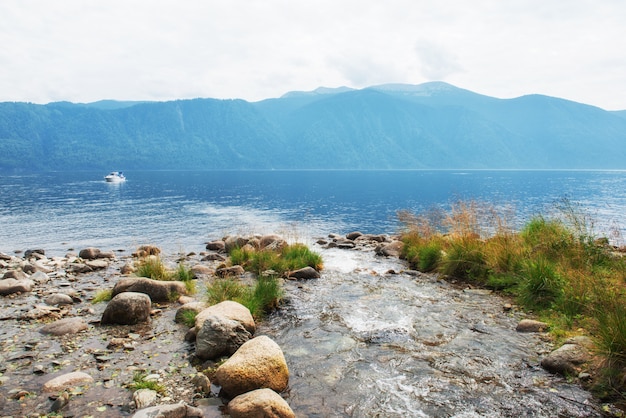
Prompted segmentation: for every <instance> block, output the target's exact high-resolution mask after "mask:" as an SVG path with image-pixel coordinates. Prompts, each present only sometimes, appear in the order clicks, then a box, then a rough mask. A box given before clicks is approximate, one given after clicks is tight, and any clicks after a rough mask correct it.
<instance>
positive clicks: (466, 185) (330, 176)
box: [0, 170, 626, 255]
mask: <svg viewBox="0 0 626 418" xmlns="http://www.w3.org/2000/svg"><path fill="white" fill-rule="evenodd" d="M104 174H106V173H100V172H77V173H69V172H55V173H45V174H28V175H17V176H2V177H0V196H1V197H2V199H1V201H0V225H2V226H1V228H0V251H2V252H5V253H11V252H13V251H16V250H26V249H29V248H43V249H45V250H46V253H47V254H50V255H63V254H65V253H66V252H67V251H68V249H70V248H73V249H76V250H78V249H80V248H83V247H87V246H96V247H100V248H102V249H106V250H109V249H124V250H128V251H132V250H134V249H135V248H136V247H137V246H138V245H142V244H148V243H149V244H155V245H158V246H160V247H161V248H162V249H163V250H164V251H165V252H178V251H185V252H187V251H200V250H202V249H204V243H205V242H206V241H208V240H211V239H214V238H218V237H221V236H223V235H226V234H253V233H279V234H283V235H286V236H287V237H288V238H292V239H298V240H302V241H307V240H310V239H313V238H315V237H320V236H324V235H326V234H328V233H331V232H335V233H347V232H350V231H353V230H359V231H361V232H364V233H394V232H396V231H397V229H398V228H399V227H400V226H401V225H400V223H399V222H398V220H397V216H396V214H397V211H399V210H410V211H413V212H423V211H427V210H429V209H430V208H432V207H442V208H444V209H445V208H447V207H449V205H450V204H451V203H452V202H455V201H458V200H477V201H480V202H486V203H489V204H493V205H494V207H495V208H496V209H498V210H499V211H502V212H503V213H507V214H509V216H512V218H513V219H512V222H513V223H516V224H521V223H523V222H524V221H525V220H527V219H529V218H530V217H531V216H532V215H534V214H538V213H542V214H550V213H551V212H553V211H554V205H555V202H557V201H560V200H562V199H568V200H569V201H570V202H572V203H573V204H574V206H576V207H580V208H581V209H584V210H585V212H586V213H588V214H589V215H590V217H591V218H592V219H593V220H594V223H595V230H596V231H598V232H602V233H603V234H606V235H610V236H611V238H612V239H613V240H614V241H616V243H617V244H623V237H624V236H625V234H626V229H625V228H626V222H625V218H624V214H625V213H626V195H625V193H624V190H626V172H625V171H464V170H445V171H428V170H425V171H421V170H416V171H411V170H409V171H191V172H187V171H184V172H183V171H153V172H126V173H125V174H126V176H127V178H128V180H127V181H126V182H125V183H122V184H108V183H105V182H104V179H103V176H104ZM616 231H617V232H618V233H616ZM620 241H621V242H620Z"/></svg>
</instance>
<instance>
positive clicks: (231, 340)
mask: <svg viewBox="0 0 626 418" xmlns="http://www.w3.org/2000/svg"><path fill="white" fill-rule="evenodd" d="M196 329H197V330H198V334H197V335H196V356H197V357H198V358H201V359H203V360H211V359H215V358H217V357H220V356H223V355H231V354H233V353H234V352H235V351H237V349H238V348H239V347H241V345H242V344H243V343H245V342H246V341H248V340H249V339H250V338H251V337H252V336H251V335H250V333H249V332H248V331H246V329H245V328H244V327H243V325H241V323H240V322H238V321H234V320H232V319H228V318H226V317H225V316H217V315H209V316H206V317H205V318H204V321H203V323H202V326H201V327H200V328H196Z"/></svg>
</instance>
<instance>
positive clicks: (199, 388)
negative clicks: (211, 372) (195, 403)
mask: <svg viewBox="0 0 626 418" xmlns="http://www.w3.org/2000/svg"><path fill="white" fill-rule="evenodd" d="M191 383H193V385H194V386H195V388H196V392H198V393H202V394H204V395H209V394H210V393H211V381H210V380H209V378H208V377H206V376H205V375H204V374H202V373H198V374H197V375H195V376H194V377H193V379H191Z"/></svg>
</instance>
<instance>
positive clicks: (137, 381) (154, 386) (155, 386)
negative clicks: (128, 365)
mask: <svg viewBox="0 0 626 418" xmlns="http://www.w3.org/2000/svg"><path fill="white" fill-rule="evenodd" d="M147 376H148V374H147V373H145V372H135V374H134V375H133V381H132V383H130V384H129V385H128V387H129V388H130V389H132V390H139V389H151V390H154V391H155V392H157V393H159V394H161V395H165V386H163V385H162V384H160V383H159V382H156V381H154V380H146V377H147Z"/></svg>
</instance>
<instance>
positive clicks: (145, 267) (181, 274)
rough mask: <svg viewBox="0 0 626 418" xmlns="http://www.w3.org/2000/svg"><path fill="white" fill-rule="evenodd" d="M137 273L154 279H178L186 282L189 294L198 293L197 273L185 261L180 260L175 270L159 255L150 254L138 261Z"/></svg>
mask: <svg viewBox="0 0 626 418" xmlns="http://www.w3.org/2000/svg"><path fill="white" fill-rule="evenodd" d="M135 275H137V276H139V277H147V278H149V279H152V280H177V281H181V282H183V283H185V287H186V288H187V292H188V293H189V294H194V293H196V283H195V282H194V280H193V279H195V275H194V273H193V271H192V270H191V269H190V268H187V267H186V266H185V264H184V263H182V262H179V263H178V265H177V267H176V269H175V270H173V271H172V270H168V269H167V268H166V267H165V264H164V263H163V261H162V260H161V259H160V258H159V257H157V256H148V257H145V258H142V259H140V260H139V261H138V267H137V271H136V272H135Z"/></svg>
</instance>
